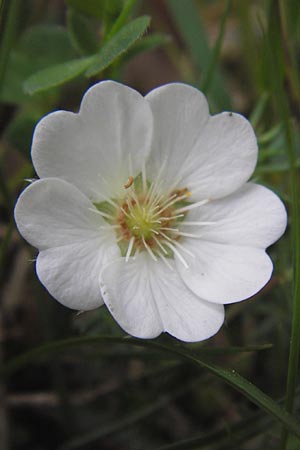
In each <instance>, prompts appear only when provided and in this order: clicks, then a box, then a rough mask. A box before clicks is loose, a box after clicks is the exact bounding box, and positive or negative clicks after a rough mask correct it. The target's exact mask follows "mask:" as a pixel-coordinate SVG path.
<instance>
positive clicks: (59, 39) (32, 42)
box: [1, 25, 75, 103]
mask: <svg viewBox="0 0 300 450" xmlns="http://www.w3.org/2000/svg"><path fill="white" fill-rule="evenodd" d="M74 56H75V52H74V49H73V47H72V44H71V41H70V38H69V35H68V33H67V31H66V30H65V29H64V28H62V27H60V26H56V25H51V26H50V25H48V26H44V25H43V26H40V25H39V26H35V27H32V28H30V29H28V30H27V31H26V32H25V33H24V34H23V35H22V37H21V39H20V40H19V42H18V44H17V45H16V47H15V48H14V49H13V50H12V51H11V53H10V58H9V61H8V66H7V71H6V76H5V80H4V89H3V90H2V92H1V100H2V101H5V102H8V103H24V102H26V101H28V99H29V96H28V95H26V93H24V91H23V83H24V81H25V80H26V79H27V78H28V77H29V76H30V75H32V74H33V73H35V72H38V71H40V70H42V69H45V68H46V67H49V66H52V65H55V64H60V63H63V62H64V61H68V60H71V59H72V58H74Z"/></svg>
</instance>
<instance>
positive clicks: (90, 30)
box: [67, 8, 99, 56]
mask: <svg viewBox="0 0 300 450" xmlns="http://www.w3.org/2000/svg"><path fill="white" fill-rule="evenodd" d="M67 23H68V30H69V34H70V38H71V40H72V44H73V46H74V48H76V50H77V51H78V53H80V54H82V55H83V56H84V55H90V54H92V53H96V51H97V50H98V46H99V43H98V38H97V34H96V29H95V28H96V27H95V23H92V21H91V20H90V19H88V18H87V17H85V16H84V15H83V14H81V13H80V12H78V11H76V10H75V9H72V8H70V9H69V10H68V12H67Z"/></svg>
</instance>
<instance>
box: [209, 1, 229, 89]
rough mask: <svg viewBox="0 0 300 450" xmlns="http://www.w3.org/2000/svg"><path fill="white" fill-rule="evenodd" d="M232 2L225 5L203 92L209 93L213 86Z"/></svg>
mask: <svg viewBox="0 0 300 450" xmlns="http://www.w3.org/2000/svg"><path fill="white" fill-rule="evenodd" d="M231 3H232V0H227V3H226V5H225V9H224V13H223V15H222V18H221V24H220V31H219V34H218V37H217V40H216V43H215V47H214V49H213V52H212V54H211V58H210V61H209V65H208V68H207V71H206V74H205V75H204V80H203V83H202V90H203V92H206V93H207V92H208V89H209V87H210V86H211V81H212V79H213V74H214V72H215V67H216V64H217V62H218V58H219V55H220V52H221V48H222V43H223V38H224V33H225V27H226V20H227V17H228V15H229V11H230V7H231Z"/></svg>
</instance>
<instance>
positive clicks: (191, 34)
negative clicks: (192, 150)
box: [167, 0, 231, 109]
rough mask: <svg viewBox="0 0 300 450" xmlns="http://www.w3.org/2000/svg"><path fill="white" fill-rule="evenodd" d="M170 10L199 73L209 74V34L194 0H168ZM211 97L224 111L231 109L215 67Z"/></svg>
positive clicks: (210, 54) (220, 76) (219, 74)
mask: <svg viewBox="0 0 300 450" xmlns="http://www.w3.org/2000/svg"><path fill="white" fill-rule="evenodd" d="M167 4H168V8H169V10H170V12H171V14H172V16H173V18H174V21H175V24H176V26H177V27H178V29H179V31H180V33H181V35H182V38H183V40H184V42H185V43H186V46H187V48H188V50H189V53H190V54H191V56H192V58H193V60H194V63H195V65H196V68H197V69H198V71H199V73H201V74H206V73H208V69H209V65H210V62H211V61H212V60H211V57H212V52H211V50H210V48H209V45H208V39H207V33H206V30H205V28H204V25H203V23H202V21H201V18H200V15H199V10H198V8H197V7H196V3H195V2H194V0H189V1H187V2H184V1H182V0H168V2H167ZM211 97H212V98H213V100H214V101H215V103H216V104H217V105H218V107H220V108H223V109H231V101H230V97H229V95H228V91H227V88H226V86H225V83H224V80H223V77H222V75H221V72H220V70H219V68H218V67H215V66H214V79H213V81H212V84H211Z"/></svg>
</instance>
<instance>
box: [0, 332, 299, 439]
mask: <svg viewBox="0 0 300 450" xmlns="http://www.w3.org/2000/svg"><path fill="white" fill-rule="evenodd" d="M106 342H109V343H119V344H124V345H134V346H138V347H145V348H151V349H156V350H159V351H162V352H166V353H170V354H172V355H176V356H177V357H179V358H180V359H183V360H186V361H188V362H190V363H191V364H193V365H195V366H197V367H200V368H202V369H203V368H204V369H207V370H208V371H209V372H211V373H212V374H214V375H216V376H217V377H218V378H220V379H221V380H223V381H225V382H226V383H227V384H229V385H230V386H231V387H233V388H234V389H235V390H237V391H239V392H240V393H241V394H243V395H244V396H245V397H246V398H248V400H250V401H251V402H252V403H254V404H255V405H257V406H258V407H259V408H260V409H262V410H263V411H265V412H267V413H268V414H270V415H271V416H273V417H274V418H275V419H276V420H278V421H279V422H281V424H282V425H284V426H285V428H286V429H287V430H289V431H290V432H291V433H293V434H295V435H296V436H298V437H300V423H298V421H297V420H296V419H295V418H294V417H293V416H292V415H291V414H289V413H288V412H286V411H285V410H284V409H282V408H281V407H280V406H279V405H278V404H277V403H276V402H275V401H274V400H273V399H272V398H271V397H269V396H268V395H266V394H265V393H264V392H262V391H261V390H260V389H259V388H257V387H256V386H254V385H253V384H252V383H250V382H249V381H248V380H246V379H245V378H243V377H242V376H241V375H239V374H238V373H237V372H236V371H235V370H229V369H224V368H222V367H219V366H217V365H215V364H212V363H210V362H209V361H208V360H207V359H206V356H205V354H204V355H203V354H201V349H198V350H197V353H194V352H191V351H190V350H189V349H188V348H187V347H184V346H183V345H172V346H171V345H165V344H160V343H158V342H153V341H144V340H140V339H135V338H131V337H128V336H126V337H125V338H119V337H109V336H92V337H83V338H82V337H81V338H71V339H65V340H62V341H55V342H50V343H48V344H45V345H43V346H41V347H38V348H36V349H34V350H32V351H30V352H28V353H25V354H23V355H21V356H20V357H18V358H15V359H14V360H12V361H10V362H9V363H8V364H6V365H5V366H2V367H1V368H0V374H1V375H7V374H9V373H11V372H13V371H15V370H17V369H18V368H19V367H22V366H23V365H25V364H27V363H28V362H29V361H31V360H34V359H36V358H37V357H39V356H42V355H44V354H46V353H50V352H54V351H55V352H58V351H61V350H63V349H66V348H70V347H75V346H80V345H87V344H96V343H98V344H99V343H106Z"/></svg>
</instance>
